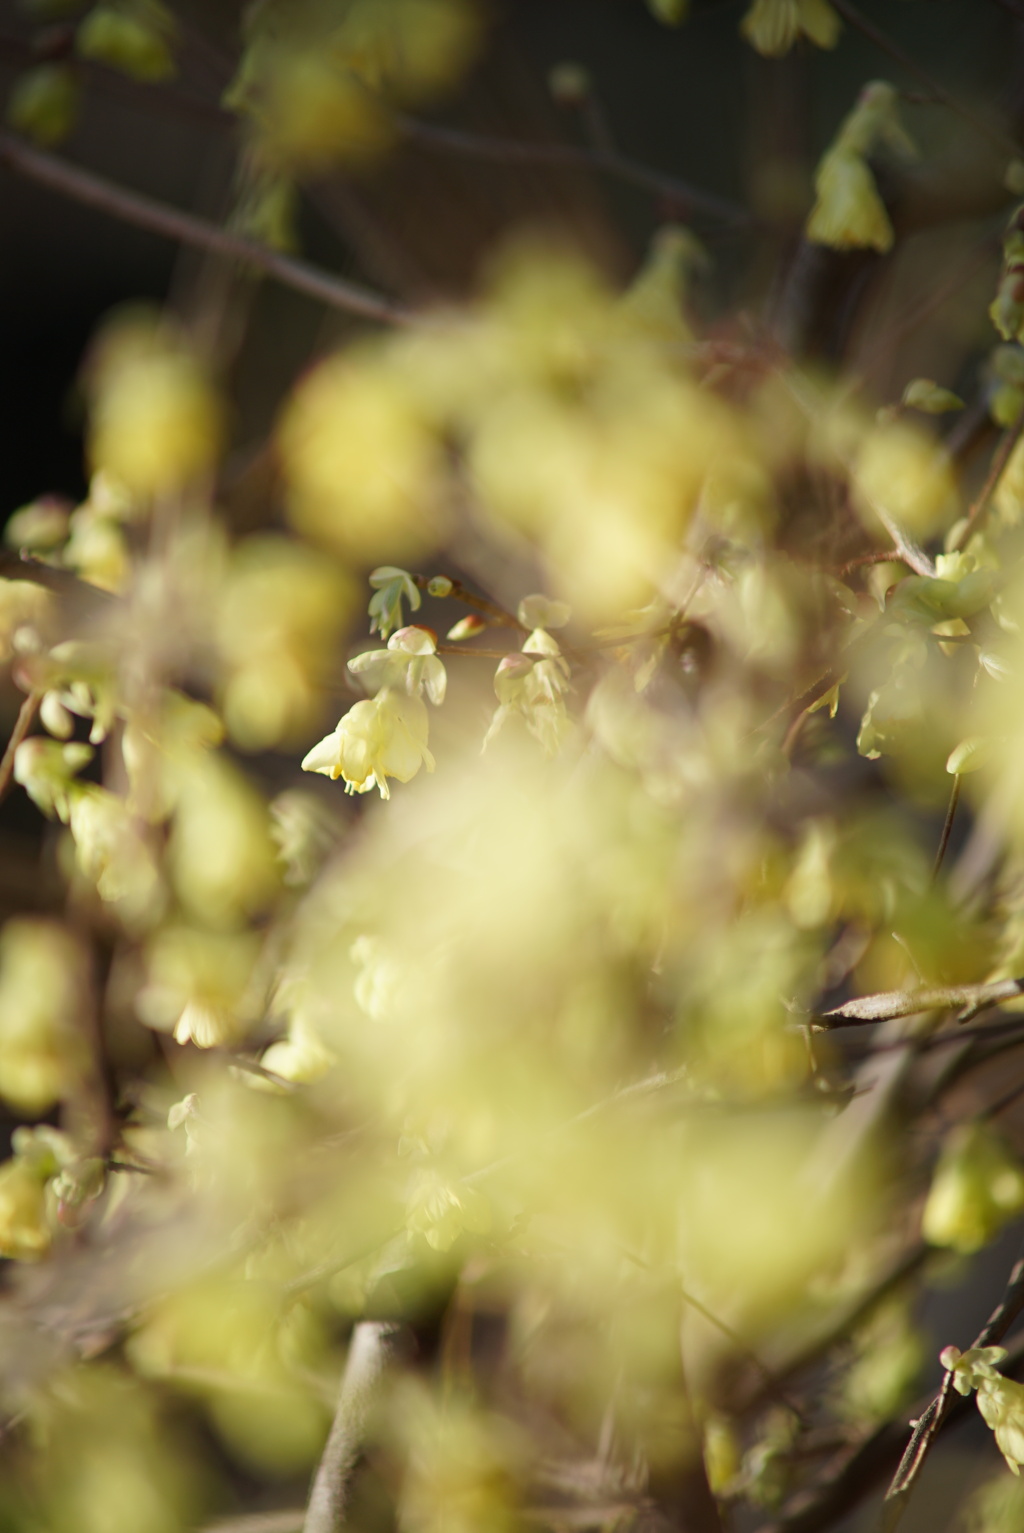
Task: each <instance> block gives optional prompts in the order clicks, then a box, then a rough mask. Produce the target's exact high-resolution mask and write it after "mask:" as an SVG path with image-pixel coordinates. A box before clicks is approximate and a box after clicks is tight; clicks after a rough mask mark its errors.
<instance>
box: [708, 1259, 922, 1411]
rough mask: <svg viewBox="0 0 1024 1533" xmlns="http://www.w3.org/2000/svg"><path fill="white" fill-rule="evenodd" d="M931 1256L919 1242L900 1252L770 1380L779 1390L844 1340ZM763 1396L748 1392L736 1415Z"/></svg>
mask: <svg viewBox="0 0 1024 1533" xmlns="http://www.w3.org/2000/svg"><path fill="white" fill-rule="evenodd" d="M932 1254H933V1247H932V1246H929V1245H927V1244H926V1243H925V1241H923V1240H919V1241H918V1242H917V1244H916V1245H913V1246H910V1247H909V1249H907V1250H906V1251H901V1252H900V1254H899V1255H898V1256H897V1257H896V1258H895V1259H894V1260H893V1261H892V1262H891V1263H890V1265H889V1266H888V1267H887V1268H886V1269H885V1271H884V1272H883V1273H882V1274H881V1276H880V1277H878V1278H876V1280H875V1282H874V1283H873V1284H872V1285H871V1287H870V1288H869V1289H867V1290H866V1291H865V1292H864V1293H861V1294H859V1295H858V1296H857V1297H856V1298H855V1299H854V1300H853V1301H852V1302H851V1303H850V1304H847V1305H845V1306H844V1307H843V1308H842V1309H840V1310H839V1311H838V1312H837V1313H835V1314H834V1315H833V1316H832V1317H831V1318H830V1319H829V1320H828V1321H827V1322H826V1324H825V1325H824V1326H823V1327H822V1329H821V1330H820V1331H818V1332H817V1333H816V1334H815V1335H813V1336H812V1337H810V1338H809V1339H808V1340H805V1341H803V1342H802V1343H801V1344H800V1345H799V1346H798V1347H797V1348H796V1350H795V1351H793V1352H791V1353H790V1355H789V1356H788V1357H785V1358H783V1359H782V1360H781V1361H777V1362H775V1363H774V1364H772V1366H771V1377H772V1380H773V1382H774V1383H775V1385H776V1387H777V1388H781V1387H782V1385H783V1384H784V1382H785V1381H786V1380H787V1379H791V1378H793V1377H794V1375H796V1374H799V1373H802V1372H803V1371H804V1370H805V1369H806V1368H809V1367H811V1366H812V1364H814V1363H816V1362H817V1361H818V1359H819V1358H820V1357H822V1356H824V1354H825V1353H826V1352H829V1351H831V1349H832V1348H833V1347H834V1346H836V1345H837V1344H838V1343H839V1342H841V1341H844V1340H846V1339H848V1338H849V1336H850V1335H851V1333H852V1332H853V1331H855V1330H856V1329H857V1327H858V1326H859V1325H860V1324H861V1323H862V1322H863V1321H864V1320H866V1319H867V1317H868V1316H869V1315H870V1314H871V1313H872V1311H873V1310H875V1309H876V1308H877V1307H878V1305H879V1304H881V1303H882V1302H883V1300H885V1299H887V1298H888V1297H889V1295H890V1294H891V1293H894V1292H895V1291H896V1290H897V1289H899V1288H900V1287H902V1285H903V1284H904V1283H906V1282H907V1281H908V1280H909V1279H910V1278H912V1277H913V1276H914V1274H915V1273H916V1272H917V1271H918V1269H919V1268H920V1267H922V1266H923V1265H924V1263H925V1262H926V1261H927V1259H928V1257H929V1256H931V1255H932ZM767 1395H768V1390H767V1388H765V1387H764V1386H763V1385H762V1386H760V1387H758V1388H757V1389H756V1390H752V1391H751V1392H750V1394H748V1395H745V1396H744V1397H743V1399H742V1400H741V1401H739V1402H738V1403H737V1405H736V1412H737V1414H738V1415H741V1416H745V1415H746V1414H747V1413H748V1412H749V1411H751V1410H752V1409H753V1408H754V1407H755V1406H757V1405H760V1404H761V1403H762V1402H763V1400H764V1399H765V1398H766V1397H767Z"/></svg>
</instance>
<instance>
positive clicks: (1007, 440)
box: [950, 410, 1024, 553]
mask: <svg viewBox="0 0 1024 1533" xmlns="http://www.w3.org/2000/svg"><path fill="white" fill-rule="evenodd" d="M1022 435H1024V410H1022V411H1021V413H1020V415H1019V417H1018V419H1017V421H1016V422H1015V424H1014V425H1012V426H1011V427H1010V429H1009V430H1008V431H1007V432H1006V433H1005V434H1004V436H1003V439H1002V441H1001V442H1000V443H999V446H998V447H997V448H996V451H995V453H994V455H993V458H992V463H991V466H990V468H989V471H988V474H987V476H986V478H985V483H984V484H983V485H982V487H981V491H980V493H979V495H978V498H977V500H976V501H975V502H974V504H973V506H972V507H971V509H970V510H969V511H968V513H967V516H966V519H965V521H964V523H963V526H962V527H961V528H960V531H959V532H958V534H957V536H956V537H955V538H954V539H953V541H952V543H951V544H950V548H951V550H952V552H953V553H958V552H959V551H960V549H961V548H963V546H964V544H965V543H966V542H967V539H968V538H969V537H970V535H971V533H972V532H973V531H974V528H975V526H976V524H977V523H978V522H979V521H980V519H981V518H982V517H983V516H984V515H985V513H986V512H987V510H988V508H989V503H990V502H991V500H992V497H993V495H994V494H995V493H996V490H997V489H998V488H999V481H1000V479H1002V477H1003V474H1004V472H1005V470H1006V466H1007V464H1008V463H1009V461H1010V459H1011V457H1012V456H1013V450H1014V448H1015V447H1016V446H1017V443H1018V442H1019V441H1020V439H1021V436H1022Z"/></svg>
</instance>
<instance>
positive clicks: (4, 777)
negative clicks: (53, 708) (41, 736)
mask: <svg viewBox="0 0 1024 1533" xmlns="http://www.w3.org/2000/svg"><path fill="white" fill-rule="evenodd" d="M42 700H43V699H42V694H41V693H39V692H30V693H29V694H28V696H27V697H26V698H25V699H24V701H23V702H22V705H21V707H20V708H19V709H18V717H17V718H16V719H15V721H14V728H13V729H12V730H11V738H10V739H9V740H8V742H7V749H6V750H5V751H4V753H3V756H2V757H0V799H3V798H4V796H5V795H6V793H7V790H8V788H9V787H10V786H11V783H12V781H13V779H14V758H15V756H16V755H17V752H18V746H19V745H20V744H21V743H22V741H23V740H24V738H25V736H26V735H27V734H28V732H29V730H30V729H31V728H32V720H33V719H34V718H35V716H36V713H37V712H38V710H39V704H40V703H41V702H42Z"/></svg>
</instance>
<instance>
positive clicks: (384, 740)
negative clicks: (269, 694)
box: [302, 687, 434, 798]
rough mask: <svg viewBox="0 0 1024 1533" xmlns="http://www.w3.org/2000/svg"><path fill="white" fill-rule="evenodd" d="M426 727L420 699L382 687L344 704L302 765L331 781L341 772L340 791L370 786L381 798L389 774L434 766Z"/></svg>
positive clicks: (403, 775) (401, 776) (407, 774)
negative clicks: (331, 728) (339, 716)
mask: <svg viewBox="0 0 1024 1533" xmlns="http://www.w3.org/2000/svg"><path fill="white" fill-rule="evenodd" d="M427 729H428V724H427V710H426V706H425V705H424V703H423V701H422V700H421V699H420V698H419V697H415V696H409V695H408V694H405V695H403V694H402V693H401V692H396V691H394V690H393V689H392V688H391V687H385V689H384V690H383V692H381V693H380V694H379V696H377V697H374V698H366V699H364V701H363V702H360V703H356V704H355V705H354V706H353V707H352V708H350V709H349V711H348V712H347V713H346V714H345V716H344V718H342V719H340V720H339V722H338V727H337V728H336V729H335V730H334V732H333V734H329V735H327V736H326V737H325V738H324V739H323V740H321V741H320V742H319V744H318V745H314V747H313V749H312V750H311V751H310V752H309V753H308V754H307V755H306V756H305V758H304V759H303V762H302V770H303V771H304V772H320V773H322V774H323V776H324V777H330V778H331V779H332V780H333V781H337V779H338V778H339V777H343V778H344V779H345V791H346V793H368V792H369V790H370V789H371V788H374V787H376V788H379V789H380V795H381V798H390V797H391V791H390V789H389V787H388V778H389V777H396V778H397V779H398V781H399V782H408V781H409V780H410V778H413V777H415V776H416V773H417V772H418V771H419V769H420V767H421V766H424V765H425V766H426V768H427V771H428V772H432V771H433V770H434V758H433V756H432V755H431V754H430V751H429V750H428V749H427Z"/></svg>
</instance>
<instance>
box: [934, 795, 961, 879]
mask: <svg viewBox="0 0 1024 1533" xmlns="http://www.w3.org/2000/svg"><path fill="white" fill-rule="evenodd" d="M960 783H961V777H960V773H959V772H954V774H953V791H952V792H951V793H950V795H949V806H948V808H947V809H946V818H945V820H944V821H943V822H942V834H941V836H940V837H939V845H938V850H937V851H936V853H935V862H934V865H933V867H932V883H933V884H936V883H938V880H939V874H940V873H941V872H942V864H943V862H944V861H945V860H946V850H947V848H948V846H949V838H950V836H951V835H952V834H953V821H954V819H955V818H956V806H957V804H958V803H959V802H960Z"/></svg>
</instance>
